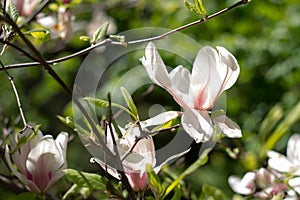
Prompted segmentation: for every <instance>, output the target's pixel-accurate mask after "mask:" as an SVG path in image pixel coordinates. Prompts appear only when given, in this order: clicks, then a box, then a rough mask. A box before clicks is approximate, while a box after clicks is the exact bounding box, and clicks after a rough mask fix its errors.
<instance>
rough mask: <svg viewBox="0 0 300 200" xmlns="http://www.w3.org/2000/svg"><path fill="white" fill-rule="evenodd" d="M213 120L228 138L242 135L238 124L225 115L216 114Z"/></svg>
mask: <svg viewBox="0 0 300 200" xmlns="http://www.w3.org/2000/svg"><path fill="white" fill-rule="evenodd" d="M213 121H214V123H215V124H216V126H217V128H218V129H219V130H220V131H221V132H222V133H223V134H224V135H226V136H227V137H230V138H240V137H242V132H241V129H240V127H239V125H237V124H236V123H235V122H234V121H232V120H231V119H230V118H229V117H227V116H226V115H220V116H217V117H215V118H213Z"/></svg>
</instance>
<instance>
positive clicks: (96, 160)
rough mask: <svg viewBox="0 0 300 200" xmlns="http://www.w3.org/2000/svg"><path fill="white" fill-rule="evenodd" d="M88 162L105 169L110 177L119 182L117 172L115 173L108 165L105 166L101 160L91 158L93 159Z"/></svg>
mask: <svg viewBox="0 0 300 200" xmlns="http://www.w3.org/2000/svg"><path fill="white" fill-rule="evenodd" d="M90 162H91V163H94V162H96V163H98V164H99V165H100V166H101V167H102V168H103V169H107V172H108V173H109V174H110V175H112V176H113V177H115V178H116V179H119V180H120V176H119V173H118V171H117V170H116V169H115V168H113V167H111V166H109V165H106V164H105V163H104V162H103V161H102V160H100V159H98V158H95V157H93V158H91V159H90Z"/></svg>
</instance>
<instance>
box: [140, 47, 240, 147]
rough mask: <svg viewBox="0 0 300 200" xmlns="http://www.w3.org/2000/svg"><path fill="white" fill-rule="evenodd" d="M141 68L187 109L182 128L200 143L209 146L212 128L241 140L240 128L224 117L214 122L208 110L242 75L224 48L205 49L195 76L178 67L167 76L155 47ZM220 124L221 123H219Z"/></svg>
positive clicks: (194, 66) (196, 66)
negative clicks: (206, 143) (205, 143)
mask: <svg viewBox="0 0 300 200" xmlns="http://www.w3.org/2000/svg"><path fill="white" fill-rule="evenodd" d="M141 61H142V64H143V65H144V67H145V68H146V71H147V73H148V75H149V77H150V79H151V80H152V81H153V82H154V83H155V84H157V85H159V86H161V87H163V88H164V89H166V90H167V91H168V92H169V93H170V94H171V95H172V96H173V98H174V99H175V101H176V102H177V103H178V104H179V105H180V106H181V107H182V108H184V113H183V116H182V126H183V128H184V129H185V131H186V132H187V133H188V134H189V135H190V136H191V137H192V138H193V139H194V140H195V141H196V142H197V143H198V142H206V141H208V140H209V139H210V138H211V135H212V134H213V125H214V124H216V126H217V127H218V128H219V129H220V131H222V132H223V133H224V134H225V135H226V136H228V137H241V131H240V128H239V127H238V125H237V124H236V123H234V122H233V121H232V120H230V119H229V118H227V117H226V116H225V115H218V118H213V119H211V116H210V112H209V110H210V109H211V108H212V107H213V105H214V103H215V101H216V99H217V98H218V97H219V96H220V95H221V94H222V92H223V91H225V90H227V89H229V88H230V87H231V86H232V85H233V84H234V83H235V82H236V80H237V78H238V76H239V72H240V68H239V65H238V63H237V61H236V59H235V58H234V56H233V55H232V54H231V53H230V52H228V51H227V50H226V49H225V48H223V47H220V46H218V47H217V50H215V49H213V48H211V47H209V46H205V47H203V48H202V49H201V50H200V51H199V52H198V54H197V56H196V59H195V61H194V65H193V69H192V73H190V72H189V70H188V69H186V68H184V67H183V66H178V67H176V68H175V69H173V70H172V71H171V72H170V73H168V71H167V68H166V66H165V64H164V62H163V60H162V59H161V57H160V55H159V53H158V51H157V50H156V47H155V46H154V44H153V43H151V42H150V43H149V44H148V45H147V47H146V51H145V56H144V57H143V58H142V59H141ZM220 120H221V121H220Z"/></svg>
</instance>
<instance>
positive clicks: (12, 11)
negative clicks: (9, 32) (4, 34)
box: [6, 0, 19, 22]
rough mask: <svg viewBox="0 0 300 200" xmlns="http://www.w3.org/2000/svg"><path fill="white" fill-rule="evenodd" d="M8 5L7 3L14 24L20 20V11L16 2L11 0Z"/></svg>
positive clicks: (8, 12) (7, 9)
mask: <svg viewBox="0 0 300 200" xmlns="http://www.w3.org/2000/svg"><path fill="white" fill-rule="evenodd" d="M6 3H7V4H6V12H7V14H8V15H9V16H10V17H11V18H12V20H13V21H14V22H16V21H17V20H18V17H19V13H18V10H17V8H16V5H15V1H14V0H9V1H7V2H6Z"/></svg>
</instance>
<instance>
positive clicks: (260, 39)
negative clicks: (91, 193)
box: [0, 0, 300, 198]
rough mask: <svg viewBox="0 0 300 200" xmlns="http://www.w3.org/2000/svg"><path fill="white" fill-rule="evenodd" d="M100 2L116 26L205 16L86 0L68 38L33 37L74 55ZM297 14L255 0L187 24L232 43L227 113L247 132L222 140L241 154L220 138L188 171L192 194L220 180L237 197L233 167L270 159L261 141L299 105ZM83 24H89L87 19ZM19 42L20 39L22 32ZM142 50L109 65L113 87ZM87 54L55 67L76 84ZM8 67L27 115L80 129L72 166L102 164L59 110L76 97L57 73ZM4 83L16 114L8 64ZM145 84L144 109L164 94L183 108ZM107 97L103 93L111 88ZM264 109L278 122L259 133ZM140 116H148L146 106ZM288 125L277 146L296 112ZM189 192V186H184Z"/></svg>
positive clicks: (0, 98) (213, 6)
mask: <svg viewBox="0 0 300 200" xmlns="http://www.w3.org/2000/svg"><path fill="white" fill-rule="evenodd" d="M235 2H236V1H234V0H203V5H204V7H205V9H206V12H207V14H208V15H211V14H213V13H215V12H217V11H219V10H220V9H223V8H225V7H228V6H230V5H232V4H233V3H235ZM97 9H99V10H100V11H101V12H103V14H105V15H107V16H109V17H111V18H112V19H113V21H114V22H115V26H116V30H115V33H116V34H117V33H119V32H123V31H126V30H130V29H134V28H142V27H163V28H168V29H174V28H176V27H179V26H181V25H184V24H187V23H189V22H192V21H195V20H198V19H199V16H197V15H196V14H194V13H192V12H190V11H189V10H188V9H187V8H186V7H185V5H184V1H183V0H182V1H181V0H171V1H170V0H154V1H146V0H139V1H123V0H110V1H100V2H98V1H93V0H90V1H82V2H81V3H80V4H78V5H76V6H74V7H73V8H72V12H73V14H74V16H75V17H76V19H75V26H78V27H77V28H75V30H77V31H75V32H74V34H73V37H72V38H71V39H70V40H69V41H67V42H65V41H61V40H59V39H56V40H53V41H46V42H44V43H41V42H40V41H37V40H35V39H34V38H31V40H32V41H33V43H34V44H35V45H37V46H38V48H39V50H40V51H41V52H42V53H43V55H44V57H45V58H47V59H53V58H58V57H62V56H65V55H69V54H71V53H74V52H77V51H79V50H81V49H83V48H85V47H88V45H89V44H88V43H87V42H84V41H80V40H79V37H80V36H82V35H87V32H86V31H87V30H86V27H87V24H89V23H90V22H91V20H92V12H91V11H93V10H94V11H95V10H96V11H97ZM299 18H300V4H299V2H298V1H297V0H265V1H259V0H252V1H251V2H249V3H248V4H247V5H245V6H240V7H238V8H236V9H234V10H232V11H230V12H228V13H226V14H223V15H221V16H219V17H217V18H214V19H212V20H209V21H207V22H206V23H204V24H201V25H197V26H194V27H191V28H189V29H186V30H184V31H182V33H184V34H186V35H188V36H189V37H192V38H193V39H194V40H196V41H198V42H199V43H200V44H201V45H203V46H204V45H212V46H217V45H220V46H224V47H226V48H227V49H228V50H229V51H231V52H232V54H233V55H235V57H236V58H237V60H238V62H239V64H240V67H241V74H240V77H239V79H238V82H237V84H235V85H234V86H233V87H232V88H231V89H230V90H228V92H226V93H227V115H228V116H230V118H232V119H233V120H234V121H236V122H237V123H238V124H239V125H240V127H241V129H242V132H243V138H242V139H234V140H229V139H224V140H223V141H222V142H223V144H222V145H223V147H224V146H226V147H229V148H235V147H238V148H240V151H241V152H240V154H239V155H238V158H239V160H235V159H232V158H231V157H230V156H228V155H227V154H226V153H225V151H224V148H222V147H221V145H220V146H219V145H217V146H216V147H215V149H214V150H213V151H212V152H211V153H210V156H209V160H208V162H207V164H206V165H204V166H203V167H202V168H200V169H199V170H198V171H196V172H194V173H193V174H192V175H190V176H188V177H187V178H186V179H185V184H186V185H187V188H189V189H190V191H192V192H191V193H190V197H191V196H193V195H194V196H197V197H199V196H200V193H201V188H202V185H203V184H204V183H205V184H208V185H211V186H210V187H208V186H207V187H208V188H213V187H217V188H219V189H221V190H222V191H223V192H224V193H225V194H226V195H227V196H228V197H231V196H232V191H231V189H230V188H229V186H228V184H227V178H228V176H229V175H230V174H237V175H242V174H243V173H244V172H245V171H247V170H252V169H255V168H257V167H259V166H261V165H263V164H264V162H265V161H264V159H261V158H260V157H259V154H260V153H261V152H257V149H258V148H259V145H260V144H263V143H264V141H266V140H267V138H268V137H269V136H270V135H271V134H272V133H273V131H274V130H275V129H276V127H277V125H278V124H279V123H280V122H281V121H282V120H283V119H284V117H286V116H288V115H289V114H290V113H292V112H293V111H294V110H293V107H294V106H295V105H296V104H297V103H298V102H299V100H300V70H299V68H300V37H299V34H300V20H299ZM103 23H104V22H103ZM82 24H84V25H83V26H82ZM26 28H30V27H26ZM15 42H16V43H17V42H20V41H19V39H18V38H16V39H15ZM178 42H180V41H178ZM183 45H184V44H183ZM183 48H187V49H188V48H189V47H185V46H183ZM195 53H196V52H195ZM162 55H163V58H164V60H165V61H166V63H168V65H169V66H177V65H179V64H182V63H181V62H179V61H180V60H178V58H176V57H174V56H169V55H166V57H164V54H162ZM141 56H142V54H138V53H137V54H133V55H132V56H131V57H126V58H124V59H122V64H121V66H120V67H115V68H113V69H110V70H109V73H108V74H107V75H106V79H105V81H104V82H103V83H102V85H101V86H102V87H107V88H109V86H110V85H112V86H113V85H114V84H115V82H116V81H118V79H119V78H120V77H121V76H122V74H124V72H126V71H128V70H130V68H131V67H132V66H136V65H138V64H139V61H138V59H139V58H140V57H141ZM84 57H85V56H82V57H77V58H74V59H72V60H68V61H64V62H61V63H58V64H57V65H55V66H54V67H53V68H54V70H55V71H56V72H57V73H58V74H59V75H60V76H61V77H62V79H63V80H64V81H65V82H66V84H67V85H68V86H69V87H71V88H72V85H73V82H74V80H75V77H76V74H77V70H78V69H79V67H80V64H81V62H82V61H83V59H84ZM165 58H166V59H165ZM1 60H2V62H3V63H5V64H13V63H21V62H28V61H29V60H28V59H26V58H25V57H24V55H21V54H19V53H16V51H15V50H13V49H11V48H9V49H8V50H7V52H6V53H5V54H4V55H3V56H1ZM132 63H135V65H133V64H132ZM100 67H101V66H100ZM188 67H190V66H188ZM9 72H10V73H11V75H12V76H13V77H14V82H15V84H16V86H17V89H18V91H19V95H20V99H21V102H22V105H23V110H24V112H25V115H26V118H27V120H28V121H31V122H34V123H36V124H41V130H42V131H43V132H44V133H48V134H54V135H55V134H58V133H59V132H60V131H63V130H65V131H68V132H70V133H71V134H74V138H75V139H74V140H73V141H71V142H70V144H69V147H68V162H69V166H70V168H74V169H78V170H84V171H95V170H97V169H98V166H95V164H91V163H89V158H90V155H89V154H88V152H87V150H85V148H84V147H83V145H82V143H81V142H80V140H79V138H78V137H77V135H76V133H74V132H73V131H72V130H71V129H69V128H68V127H66V126H64V125H63V124H62V123H61V122H60V121H59V120H58V119H57V118H56V115H70V114H71V113H70V112H71V102H70V99H69V98H68V96H67V95H66V94H65V92H64V91H63V90H62V89H61V87H60V86H59V85H58V84H57V83H56V82H55V81H54V79H53V78H51V77H50V76H49V74H47V72H46V71H45V70H43V69H42V68H41V67H29V68H21V69H12V70H9ZM133 78H135V77H133ZM0 86H1V95H0V111H1V113H3V115H4V116H6V117H10V118H12V119H15V118H17V115H18V114H19V112H18V107H17V104H16V100H15V96H14V94H13V91H12V88H11V85H10V83H9V81H8V79H7V77H6V76H5V74H4V73H3V72H2V71H1V72H0ZM146 89H147V88H146V87H142V88H140V89H139V90H137V91H136V92H135V93H134V95H133V97H134V98H136V103H137V106H138V109H139V110H140V111H141V110H143V111H145V113H148V111H147V109H148V108H150V107H151V105H152V104H157V103H159V102H166V103H165V105H166V104H168V105H169V106H170V107H169V108H170V109H172V108H173V109H177V110H178V109H179V108H178V106H177V105H176V104H175V103H174V101H173V99H172V97H170V96H169V95H168V94H165V93H163V92H164V91H163V90H161V89H160V88H158V87H155V88H154V90H153V91H152V92H151V93H150V94H149V95H148V96H147V97H142V96H141V94H142V93H143V92H145V90H146ZM102 98H104V99H105V98H106V96H103V97H102ZM124 105H125V104H124ZM274 106H275V107H274ZM273 107H274V108H273ZM276 107H277V109H278V107H280V111H279V112H280V113H281V114H280V116H279V117H278V118H276V116H275V117H274V116H273V114H272V113H271V114H269V115H268V113H269V111H271V110H272V108H273V111H274V109H275V108H276ZM266 116H269V117H271V118H270V119H271V120H273V121H271V122H269V123H268V124H271V125H270V126H272V127H271V128H270V129H271V130H268V135H261V134H263V133H261V131H262V130H266V127H261V125H262V126H264V125H265V124H266V123H267V122H266V120H269V118H268V119H265V117H266ZM142 117H144V118H146V117H147V114H145V115H144V116H142ZM264 119H265V123H264V124H263V123H262V122H263V121H264ZM272 122H274V124H272ZM0 126H3V125H0ZM20 126H21V124H20ZM286 128H287V129H286V130H285V131H284V133H283V134H282V135H283V136H282V137H281V138H280V139H279V140H278V141H277V143H276V145H275V146H274V148H275V149H276V150H279V151H284V149H285V146H286V142H287V139H288V138H289V136H290V135H291V134H292V133H295V132H300V123H299V120H295V121H294V123H293V124H290V125H289V127H286ZM1 134H2V133H1ZM258 135H259V136H258ZM259 140H260V141H259ZM192 146H193V147H194V146H195V145H192ZM195 149H197V148H195ZM195 152H196V154H197V151H196V150H195V151H192V152H191V153H189V154H187V155H186V156H185V159H186V160H185V163H186V165H188V164H189V163H192V161H195V160H196V159H197V158H196V156H195V155H193V153H195ZM180 161H181V160H179V161H177V163H176V164H178V163H179V164H180V165H183V163H180ZM177 169H178V170H180V169H181V168H180V167H178V168H177ZM172 170H175V169H171V171H172ZM164 173H166V172H162V174H163V175H164ZM1 190H3V189H0V191H1ZM0 193H1V198H2V197H3V198H4V197H5V192H4V193H3V192H2V191H1V192H0ZM183 194H186V193H184V191H183ZM3 195H4V196H3ZM186 195H189V194H186ZM201 198H203V196H202V197H201Z"/></svg>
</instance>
